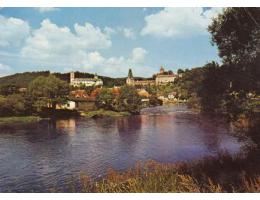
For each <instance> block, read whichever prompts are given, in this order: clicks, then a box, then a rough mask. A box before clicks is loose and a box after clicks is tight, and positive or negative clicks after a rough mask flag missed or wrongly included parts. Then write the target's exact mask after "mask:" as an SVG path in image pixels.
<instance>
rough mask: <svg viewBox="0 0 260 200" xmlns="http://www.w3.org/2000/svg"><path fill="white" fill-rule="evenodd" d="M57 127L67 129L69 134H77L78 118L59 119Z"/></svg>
mask: <svg viewBox="0 0 260 200" xmlns="http://www.w3.org/2000/svg"><path fill="white" fill-rule="evenodd" d="M55 123H56V129H58V130H66V133H67V134H69V135H75V133H76V119H66V120H57V121H55Z"/></svg>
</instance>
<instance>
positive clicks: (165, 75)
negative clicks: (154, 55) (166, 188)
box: [155, 67, 177, 85]
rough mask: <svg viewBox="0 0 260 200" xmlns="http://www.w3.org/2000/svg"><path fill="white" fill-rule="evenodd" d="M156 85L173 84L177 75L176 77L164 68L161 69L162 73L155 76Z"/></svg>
mask: <svg viewBox="0 0 260 200" xmlns="http://www.w3.org/2000/svg"><path fill="white" fill-rule="evenodd" d="M155 77H156V78H155V84H156V85H163V84H167V83H173V82H174V80H175V78H176V77H177V75H175V74H174V73H173V72H172V71H165V70H164V68H163V67H161V69H160V73H158V74H156V76H155Z"/></svg>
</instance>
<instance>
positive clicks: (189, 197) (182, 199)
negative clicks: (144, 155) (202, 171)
mask: <svg viewBox="0 0 260 200" xmlns="http://www.w3.org/2000/svg"><path fill="white" fill-rule="evenodd" d="M0 197H1V199H4V200H8V199H15V200H18V199H19V200H35V199H37V200H46V199H49V200H52V199H62V200H66V199H73V200H74V199H76V200H86V199H87V200H90V199H95V200H96V199H105V200H122V199H124V200H133V199H134V200H139V199H140V200H146V199H148V200H152V199H154V200H158V199H162V200H173V199H174V200H204V199H205V200H208V199H209V200H220V199H221V200H239V199H241V200H256V199H259V197H260V194H257V193H254V194H252V193H235V194H230V193H204V194H200V193H181V194H180V193H160V194H158V193H142V194H140V193H134V194H133V193H131V194H128V193H127V194H115V193H112V194H108V193H102V194H97V193H94V194H93V193H91V194H82V193H80V194H79V193H77V194H75V193H74V194H71V193H70V194H64V193H63V194H60V193H59V194H57V193H55V194H47V193H45V194H37V193H36V194H35V193H34V194H1V195H0Z"/></svg>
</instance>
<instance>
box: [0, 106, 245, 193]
mask: <svg viewBox="0 0 260 200" xmlns="http://www.w3.org/2000/svg"><path fill="white" fill-rule="evenodd" d="M244 144H245V142H243V141H240V140H239V139H238V138H236V137H235V136H233V135H232V134H231V131H230V128H229V125H228V124H227V123H225V122H224V121H223V120H222V119H216V118H214V119H213V118H209V117H206V116H202V115H200V114H196V113H193V112H191V111H189V110H187V109H186V108H185V107H184V106H169V107H166V106H164V107H163V106H162V107H155V108H147V109H144V110H142V113H141V115H136V116H129V117H122V118H109V117H107V118H98V119H84V118H79V119H64V120H56V121H54V120H53V121H47V120H46V121H41V122H39V123H36V124H30V125H25V126H19V127H15V126H14V127H12V128H8V129H7V128H5V129H3V128H2V129H0V152H1V153H0V192H47V191H48V189H49V188H52V187H65V186H66V185H68V183H69V181H70V180H71V179H72V176H77V175H78V174H79V173H81V172H84V173H86V174H88V175H89V176H91V177H92V178H99V177H102V176H103V175H104V174H105V173H106V172H107V170H108V169H109V168H113V169H116V170H125V169H127V168H129V167H132V166H133V165H134V164H135V162H136V161H138V160H142V161H145V160H149V159H152V160H155V161H158V162H171V163H174V162H178V161H190V160H194V159H198V158H202V157H205V156H214V155H217V153H218V152H221V151H227V152H229V153H231V154H235V153H237V152H239V151H240V150H241V148H242V147H243V146H244Z"/></svg>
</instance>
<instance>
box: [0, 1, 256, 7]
mask: <svg viewBox="0 0 260 200" xmlns="http://www.w3.org/2000/svg"><path fill="white" fill-rule="evenodd" d="M0 7H260V1H259V0H0Z"/></svg>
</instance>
